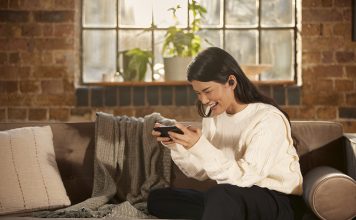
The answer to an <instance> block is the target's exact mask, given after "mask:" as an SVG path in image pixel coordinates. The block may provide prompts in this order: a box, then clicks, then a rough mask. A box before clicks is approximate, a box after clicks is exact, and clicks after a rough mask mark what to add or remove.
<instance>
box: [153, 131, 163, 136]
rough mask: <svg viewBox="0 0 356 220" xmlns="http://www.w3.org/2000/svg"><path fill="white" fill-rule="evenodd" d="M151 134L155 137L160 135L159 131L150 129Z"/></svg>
mask: <svg viewBox="0 0 356 220" xmlns="http://www.w3.org/2000/svg"><path fill="white" fill-rule="evenodd" d="M152 135H153V136H155V137H159V136H161V132H159V131H155V130H152Z"/></svg>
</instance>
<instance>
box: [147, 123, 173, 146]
mask: <svg viewBox="0 0 356 220" xmlns="http://www.w3.org/2000/svg"><path fill="white" fill-rule="evenodd" d="M160 126H162V125H161V124H160V123H155V125H154V127H155V128H156V127H160ZM152 135H153V136H155V137H156V139H157V141H160V142H162V144H164V145H169V144H173V143H174V142H173V141H172V139H171V138H170V137H160V136H161V132H159V131H155V130H152Z"/></svg>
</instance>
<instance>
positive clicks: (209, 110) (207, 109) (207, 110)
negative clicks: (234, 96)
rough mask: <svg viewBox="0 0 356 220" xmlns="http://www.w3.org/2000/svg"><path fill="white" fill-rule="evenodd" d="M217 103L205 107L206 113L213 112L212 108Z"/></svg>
mask: <svg viewBox="0 0 356 220" xmlns="http://www.w3.org/2000/svg"><path fill="white" fill-rule="evenodd" d="M217 104H218V103H217V102H214V103H211V104H210V105H208V106H207V107H206V109H205V115H209V114H210V113H211V109H212V108H214V107H215V106H216V105H217Z"/></svg>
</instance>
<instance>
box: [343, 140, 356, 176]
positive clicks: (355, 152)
mask: <svg viewBox="0 0 356 220" xmlns="http://www.w3.org/2000/svg"><path fill="white" fill-rule="evenodd" d="M344 136H345V138H346V144H345V145H346V159H347V175H349V176H351V177H352V178H353V179H354V180H356V133H346V134H344Z"/></svg>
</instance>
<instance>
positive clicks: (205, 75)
mask: <svg viewBox="0 0 356 220" xmlns="http://www.w3.org/2000/svg"><path fill="white" fill-rule="evenodd" d="M230 75H234V76H235V77H236V81H237V86H236V88H235V91H234V92H235V98H236V99H238V100H239V101H240V102H242V103H244V104H248V103H256V102H262V103H266V104H270V105H273V106H274V107H276V108H277V109H279V110H280V111H281V112H282V113H283V114H284V115H285V116H286V118H287V119H288V121H289V116H288V114H287V113H286V112H285V111H283V110H282V109H281V108H280V107H279V106H278V105H277V103H276V102H275V101H274V100H273V99H271V98H269V97H267V96H265V95H263V94H261V93H260V92H259V91H258V89H257V88H256V86H255V85H253V84H252V82H251V81H250V80H249V79H248V78H247V76H246V75H245V73H244V72H243V71H242V69H241V67H240V66H239V64H238V63H237V61H236V60H235V59H234V58H233V57H232V56H231V55H230V54H229V53H228V52H226V51H225V50H223V49H221V48H218V47H209V48H207V49H205V50H203V51H202V52H200V53H199V54H198V55H197V56H196V57H195V58H194V60H193V61H192V62H191V63H190V65H189V66H188V71H187V77H188V81H189V82H191V81H193V80H197V81H200V82H209V81H214V82H217V83H221V84H225V83H226V82H227V81H228V79H229V76H230ZM197 108H198V113H199V115H200V116H202V117H208V116H209V114H208V115H206V114H205V112H204V106H203V104H202V103H201V102H200V101H199V100H198V101H197Z"/></svg>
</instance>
